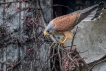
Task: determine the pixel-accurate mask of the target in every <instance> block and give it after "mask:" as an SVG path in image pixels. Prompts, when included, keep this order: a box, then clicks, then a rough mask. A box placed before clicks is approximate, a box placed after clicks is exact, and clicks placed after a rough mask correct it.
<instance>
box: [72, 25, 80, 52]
mask: <svg viewBox="0 0 106 71" xmlns="http://www.w3.org/2000/svg"><path fill="white" fill-rule="evenodd" d="M77 30H78V26H77V28H76V31H75V33H74V35H73V39H72V42H71V49H70V50H72V47H73V44H74V39H75V35H76V33H77Z"/></svg>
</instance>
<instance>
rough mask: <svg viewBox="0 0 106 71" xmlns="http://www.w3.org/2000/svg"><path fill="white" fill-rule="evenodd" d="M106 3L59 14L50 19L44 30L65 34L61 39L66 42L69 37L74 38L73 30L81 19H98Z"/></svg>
mask: <svg viewBox="0 0 106 71" xmlns="http://www.w3.org/2000/svg"><path fill="white" fill-rule="evenodd" d="M103 7H104V3H99V4H95V5H93V6H91V7H88V8H85V9H83V10H78V11H75V12H72V13H70V14H66V15H63V16H59V17H56V18H54V19H53V20H51V21H50V23H49V24H48V25H47V26H46V28H45V30H44V35H56V34H59V35H63V36H64V38H63V39H62V40H61V41H60V43H61V44H64V43H65V41H66V40H67V39H72V38H73V34H72V32H71V30H72V29H73V28H74V27H75V26H76V25H77V24H78V23H80V22H81V21H93V20H95V19H97V18H98V17H99V16H100V14H101V10H102V9H103Z"/></svg>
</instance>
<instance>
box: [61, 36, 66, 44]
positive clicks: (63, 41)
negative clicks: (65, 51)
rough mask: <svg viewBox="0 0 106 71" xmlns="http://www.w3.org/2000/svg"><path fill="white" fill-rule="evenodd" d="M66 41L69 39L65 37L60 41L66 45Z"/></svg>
mask: <svg viewBox="0 0 106 71" xmlns="http://www.w3.org/2000/svg"><path fill="white" fill-rule="evenodd" d="M66 40H67V38H66V37H64V38H63V39H62V40H61V41H60V43H61V44H63V45H64V43H65V41H66Z"/></svg>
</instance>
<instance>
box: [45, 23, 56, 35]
mask: <svg viewBox="0 0 106 71" xmlns="http://www.w3.org/2000/svg"><path fill="white" fill-rule="evenodd" d="M54 32H55V28H54V24H52V23H49V24H48V25H47V27H46V28H45V30H44V35H51V34H54Z"/></svg>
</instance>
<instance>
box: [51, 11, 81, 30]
mask: <svg viewBox="0 0 106 71" xmlns="http://www.w3.org/2000/svg"><path fill="white" fill-rule="evenodd" d="M79 16H80V13H74V14H67V15H63V16H60V17H57V18H55V19H53V20H52V21H51V22H50V23H52V24H54V25H55V27H54V28H55V30H56V31H58V32H63V31H67V30H70V29H71V28H72V27H73V24H74V22H75V20H76V19H77V18H78V17H79Z"/></svg>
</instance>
